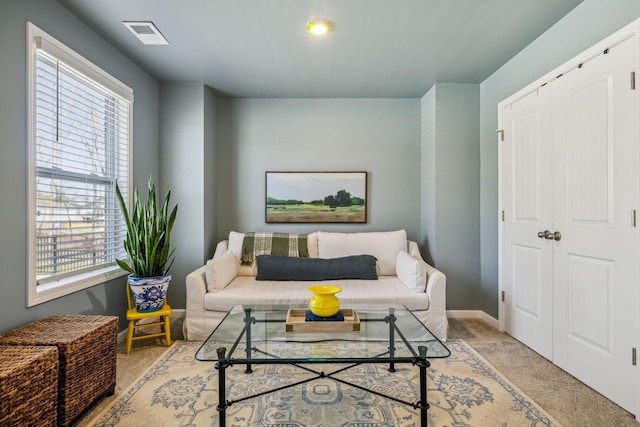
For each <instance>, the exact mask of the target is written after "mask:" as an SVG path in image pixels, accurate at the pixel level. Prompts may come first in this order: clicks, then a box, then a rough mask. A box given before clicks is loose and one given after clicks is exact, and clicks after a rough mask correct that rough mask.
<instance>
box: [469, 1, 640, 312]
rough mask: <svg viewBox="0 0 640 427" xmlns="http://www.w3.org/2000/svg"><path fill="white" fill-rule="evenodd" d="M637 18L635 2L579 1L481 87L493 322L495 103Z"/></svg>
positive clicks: (484, 257) (485, 273)
mask: <svg viewBox="0 0 640 427" xmlns="http://www.w3.org/2000/svg"><path fill="white" fill-rule="evenodd" d="M638 16H640V2H638V1H637V0H607V1H603V0H584V2H582V3H581V4H580V5H579V6H578V7H576V8H575V9H574V10H573V11H571V12H570V13H569V14H568V15H567V16H565V17H564V18H563V19H562V20H560V21H558V23H556V25H554V26H553V27H552V28H550V29H549V30H548V31H547V32H545V33H544V34H543V35H541V36H540V37H539V38H538V39H537V40H535V41H534V42H533V43H531V44H530V45H529V46H527V48H525V49H524V50H522V51H521V52H520V53H519V54H518V55H516V56H515V57H513V58H512V59H511V60H510V61H509V62H507V63H506V64H505V65H503V66H502V67H501V68H500V69H499V70H498V71H496V72H495V73H494V74H493V75H492V76H490V77H489V78H488V79H486V80H485V81H484V82H483V83H482V84H481V85H480V162H481V174H480V195H481V204H480V222H481V224H480V225H481V227H480V230H481V251H480V253H481V268H482V273H481V299H480V301H479V304H477V305H476V307H475V308H476V309H480V310H483V311H485V312H486V313H488V314H490V315H492V316H494V317H498V144H497V137H496V133H495V129H497V126H498V112H497V111H498V110H497V104H498V102H500V101H502V100H503V99H505V98H506V97H508V96H509V95H511V94H512V93H514V92H516V91H518V90H519V89H521V88H523V87H524V86H526V85H527V84H528V83H530V82H532V81H534V80H535V79H537V78H538V77H541V76H542V75H543V74H545V73H547V72H549V71H551V70H552V69H554V68H555V67H557V66H559V65H561V64H562V63H564V62H566V61H568V60H569V59H571V58H573V57H574V56H576V55H577V54H579V53H580V52H582V51H583V50H585V49H587V48H588V47H590V46H592V45H594V44H595V43H597V42H598V41H600V40H602V39H604V38H605V37H607V36H609V35H610V34H612V33H614V32H615V31H617V30H618V29H620V28H622V27H623V26H625V25H626V24H628V23H630V22H632V21H633V20H635V19H637V18H638Z"/></svg>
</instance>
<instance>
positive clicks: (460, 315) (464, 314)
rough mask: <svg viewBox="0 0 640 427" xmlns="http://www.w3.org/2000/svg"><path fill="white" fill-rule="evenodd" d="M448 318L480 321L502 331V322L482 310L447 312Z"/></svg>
mask: <svg viewBox="0 0 640 427" xmlns="http://www.w3.org/2000/svg"><path fill="white" fill-rule="evenodd" d="M447 317H450V318H452V319H480V320H482V321H484V322H486V323H488V324H489V325H490V326H493V327H494V328H496V329H500V322H499V321H498V319H496V318H495V317H493V316H490V315H488V314H487V313H485V312H484V311H482V310H447Z"/></svg>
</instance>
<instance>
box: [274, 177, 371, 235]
mask: <svg viewBox="0 0 640 427" xmlns="http://www.w3.org/2000/svg"><path fill="white" fill-rule="evenodd" d="M265 182H266V191H265V193H266V214H265V216H266V222H267V223H343V222H345V223H365V222H367V173H366V172H269V171H268V172H266V179H265Z"/></svg>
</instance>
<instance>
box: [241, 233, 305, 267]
mask: <svg viewBox="0 0 640 427" xmlns="http://www.w3.org/2000/svg"><path fill="white" fill-rule="evenodd" d="M257 255H281V256H293V257H302V258H307V257H308V256H309V249H308V248H307V235H306V234H288V233H245V235H244V239H243V240H242V254H241V256H240V263H241V264H242V265H251V263H252V262H253V258H254V257H255V256H257Z"/></svg>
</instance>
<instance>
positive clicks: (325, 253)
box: [317, 230, 407, 276]
mask: <svg viewBox="0 0 640 427" xmlns="http://www.w3.org/2000/svg"><path fill="white" fill-rule="evenodd" d="M317 234H318V256H319V257H320V258H340V257H345V256H349V255H363V254H367V255H373V256H374V257H376V259H377V260H378V274H380V275H381V276H395V275H396V258H397V257H398V252H400V251H406V250H407V232H406V231H405V230H398V231H383V232H371V233H329V232H324V231H318V233H317Z"/></svg>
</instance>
